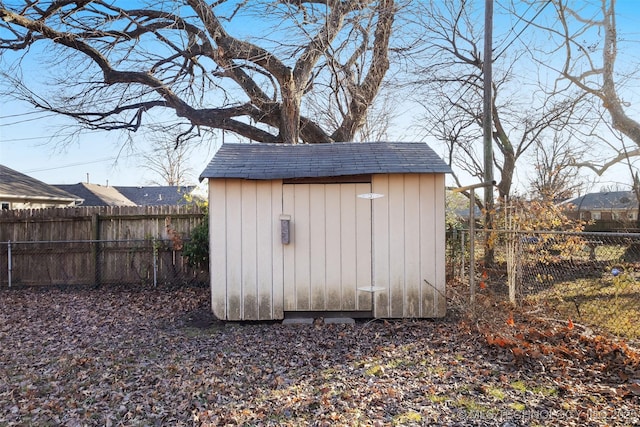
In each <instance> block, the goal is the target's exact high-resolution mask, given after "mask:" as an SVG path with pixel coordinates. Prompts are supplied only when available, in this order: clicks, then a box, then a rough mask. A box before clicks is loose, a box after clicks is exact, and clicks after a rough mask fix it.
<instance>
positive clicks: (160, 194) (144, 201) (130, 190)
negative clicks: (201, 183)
mask: <svg viewBox="0 0 640 427" xmlns="http://www.w3.org/2000/svg"><path fill="white" fill-rule="evenodd" d="M115 188H116V189H117V190H118V191H119V192H120V193H122V194H123V195H124V196H125V197H127V198H128V199H129V200H132V201H133V202H134V203H135V204H137V205H139V206H162V205H185V204H187V200H186V199H185V198H184V196H185V195H186V194H189V193H191V191H193V189H194V188H195V186H175V185H169V186H149V187H121V186H117V187H115Z"/></svg>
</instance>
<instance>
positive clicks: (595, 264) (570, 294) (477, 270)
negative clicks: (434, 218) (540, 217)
mask: <svg viewBox="0 0 640 427" xmlns="http://www.w3.org/2000/svg"><path fill="white" fill-rule="evenodd" d="M472 242H473V243H474V244H475V246H474V252H475V259H474V260H473V264H471V260H470V259H469V252H470V251H469V248H470V245H471V244H472ZM487 242H488V246H487ZM487 248H489V250H487ZM488 254H490V255H489V256H487V255H488ZM447 275H448V280H449V283H453V284H455V283H458V284H462V285H463V286H465V287H466V289H468V291H469V295H473V294H474V292H475V293H476V294H477V295H483V294H484V295H490V296H492V297H494V298H496V299H497V300H499V301H500V300H502V301H510V302H512V303H516V304H520V305H524V304H527V305H534V306H535V307H536V308H535V309H537V310H540V312H541V314H543V315H544V316H548V317H553V318H557V319H563V320H564V321H566V320H567V319H572V321H574V322H580V323H581V324H582V325H585V326H586V327H589V328H591V329H593V330H594V331H598V332H608V333H613V334H615V335H618V336H620V337H623V338H626V339H631V340H634V341H635V340H639V339H640V282H639V281H638V280H639V279H640V234H635V233H634V234H628V233H565V232H545V231H540V232H526V233H525V232H515V231H491V232H485V231H483V230H480V231H477V232H476V233H475V234H474V236H470V235H469V232H468V231H466V230H456V231H455V232H450V233H449V234H448V239H447ZM470 286H473V287H474V289H469V287H470Z"/></svg>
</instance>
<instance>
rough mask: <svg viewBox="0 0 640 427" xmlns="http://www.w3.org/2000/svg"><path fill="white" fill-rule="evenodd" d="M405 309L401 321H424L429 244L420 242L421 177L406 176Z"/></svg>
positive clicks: (421, 213)
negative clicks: (423, 271) (423, 274)
mask: <svg viewBox="0 0 640 427" xmlns="http://www.w3.org/2000/svg"><path fill="white" fill-rule="evenodd" d="M403 181H404V182H403V183H404V192H403V194H404V206H405V208H404V236H405V238H404V307H403V313H402V317H422V314H423V311H422V304H421V299H422V298H421V297H422V295H421V291H422V280H421V268H420V267H421V265H422V264H424V262H429V260H428V259H427V258H425V257H423V254H422V250H423V249H424V246H429V242H428V241H425V240H423V239H421V238H420V237H421V233H420V231H421V226H422V225H423V224H421V222H420V220H421V218H422V217H423V215H424V212H422V210H421V207H424V205H425V204H424V202H423V201H421V199H420V183H421V182H420V176H419V175H405V176H404V180H403Z"/></svg>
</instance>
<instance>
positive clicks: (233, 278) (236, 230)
mask: <svg viewBox="0 0 640 427" xmlns="http://www.w3.org/2000/svg"><path fill="white" fill-rule="evenodd" d="M209 189H210V196H209V197H210V199H209V201H210V213H211V215H210V227H211V242H210V247H211V254H212V256H211V295H212V309H213V312H214V314H215V315H216V316H217V317H219V318H221V319H226V320H266V319H277V318H282V302H281V301H282V291H281V290H278V289H277V288H278V286H280V287H281V283H282V281H281V280H282V267H281V266H282V258H281V252H282V250H281V248H280V249H279V246H280V247H281V243H280V239H279V228H277V229H276V228H275V227H279V214H280V206H281V203H282V202H281V200H282V199H281V194H282V193H281V182H280V181H275V182H271V181H264V182H262V181H247V180H237V179H229V180H211V182H210V185H209ZM274 240H275V241H276V242H275V243H274ZM274 254H275V257H274ZM278 257H280V258H278ZM278 265H280V266H278ZM278 279H279V280H280V282H279V284H280V285H279V284H278V283H276V282H274V280H278ZM274 294H276V295H277V296H276V298H279V300H278V301H275V300H274Z"/></svg>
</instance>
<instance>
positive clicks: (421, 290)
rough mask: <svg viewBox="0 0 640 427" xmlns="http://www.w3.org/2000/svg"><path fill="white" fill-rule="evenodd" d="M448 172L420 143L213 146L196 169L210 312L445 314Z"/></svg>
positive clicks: (259, 315)
mask: <svg viewBox="0 0 640 427" xmlns="http://www.w3.org/2000/svg"><path fill="white" fill-rule="evenodd" d="M450 172H451V169H450V168H449V166H447V164H446V163H445V162H444V161H442V159H440V158H439V157H438V156H437V155H436V154H435V152H433V150H431V148H429V147H428V146H427V145H426V144H423V143H382V142H379V143H333V144H297V145H285V144H223V145H222V146H221V147H220V149H219V150H218V151H217V152H216V154H215V155H214V157H213V159H212V160H211V162H210V163H209V165H208V166H207V168H206V169H205V170H204V172H203V173H202V175H201V179H204V178H207V179H208V184H209V207H210V211H209V233H210V236H209V241H210V253H212V254H216V256H215V257H211V258H210V260H211V261H210V262H211V266H210V271H212V272H215V274H212V275H211V297H212V299H211V302H212V304H211V305H212V311H213V313H214V314H215V315H216V316H217V317H218V318H219V319H224V320H259V319H260V320H267V319H274V320H275V319H283V318H285V317H287V316H291V317H294V316H301V315H305V316H307V315H309V314H310V313H311V314H316V315H317V314H320V315H321V316H324V317H327V316H330V315H336V314H337V315H342V314H344V313H348V315H350V316H360V317H372V316H373V317H377V318H402V317H405V318H411V317H415V318H422V317H442V316H444V315H445V311H446V300H445V295H446V292H445V174H446V173H450ZM338 313H339V314H338ZM316 317H317V316H316Z"/></svg>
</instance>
